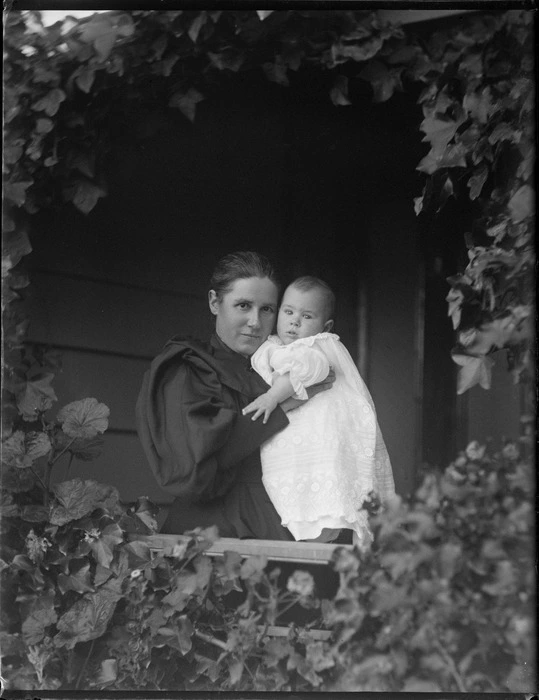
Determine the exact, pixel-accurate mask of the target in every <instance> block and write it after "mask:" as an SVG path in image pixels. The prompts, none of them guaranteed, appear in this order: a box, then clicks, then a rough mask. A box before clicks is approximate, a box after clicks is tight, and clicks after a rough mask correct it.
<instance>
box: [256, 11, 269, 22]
mask: <svg viewBox="0 0 539 700" xmlns="http://www.w3.org/2000/svg"><path fill="white" fill-rule="evenodd" d="M256 14H257V15H258V17H259V19H260V21H261V22H263V21H264V20H265V19H266V17H269V16H270V15H271V14H273V10H257V11H256Z"/></svg>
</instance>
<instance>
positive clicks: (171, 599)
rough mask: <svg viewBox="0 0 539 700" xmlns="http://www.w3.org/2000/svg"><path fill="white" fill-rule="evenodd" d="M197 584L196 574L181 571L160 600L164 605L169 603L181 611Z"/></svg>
mask: <svg viewBox="0 0 539 700" xmlns="http://www.w3.org/2000/svg"><path fill="white" fill-rule="evenodd" d="M197 585H198V584H197V576H196V574H192V573H188V572H186V571H182V572H180V573H179V574H178V575H177V577H176V579H175V581H174V588H173V589H172V591H171V592H170V593H168V594H167V595H166V596H165V597H164V598H163V601H162V602H163V603H165V605H170V606H171V607H172V608H173V609H174V610H176V611H177V612H181V611H182V610H183V609H184V608H185V606H186V605H187V602H188V600H189V598H190V597H191V595H192V594H193V593H194V592H195V591H196V589H197Z"/></svg>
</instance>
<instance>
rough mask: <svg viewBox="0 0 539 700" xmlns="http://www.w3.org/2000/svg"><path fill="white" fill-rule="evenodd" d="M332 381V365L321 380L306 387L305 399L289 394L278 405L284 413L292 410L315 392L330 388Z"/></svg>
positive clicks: (333, 373) (333, 378)
mask: <svg viewBox="0 0 539 700" xmlns="http://www.w3.org/2000/svg"><path fill="white" fill-rule="evenodd" d="M334 381H335V370H334V369H333V368H332V367H330V369H329V374H328V376H327V377H326V378H325V379H324V380H323V381H321V382H318V384H313V385H312V386H309V387H307V398H306V399H305V400H301V399H295V398H294V397H293V396H291V397H290V398H288V399H285V400H284V401H283V402H282V403H281V404H280V406H281V408H282V409H283V411H284V412H285V413H288V411H293V410H294V409H295V408H298V406H302V405H303V404H304V403H305V401H308V400H309V399H312V397H313V396H316V394H319V393H320V392H321V391H327V390H328V389H331V387H332V386H333V382H334Z"/></svg>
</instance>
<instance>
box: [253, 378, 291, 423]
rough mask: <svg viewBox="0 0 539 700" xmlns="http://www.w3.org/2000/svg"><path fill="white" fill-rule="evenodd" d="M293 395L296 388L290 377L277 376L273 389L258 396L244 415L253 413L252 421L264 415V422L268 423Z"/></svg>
mask: <svg viewBox="0 0 539 700" xmlns="http://www.w3.org/2000/svg"><path fill="white" fill-rule="evenodd" d="M293 394H294V388H293V387H292V383H291V381H290V379H289V375H288V374H282V375H277V376H276V377H275V380H274V382H273V385H272V387H271V389H269V390H268V391H266V393H265V394H261V395H260V396H258V397H257V398H256V399H255V400H254V401H251V403H250V404H249V405H248V406H246V407H245V408H244V409H243V411H242V413H243V415H244V416H245V415H247V414H248V413H253V416H252V420H256V419H257V418H259V417H260V416H261V415H263V416H264V418H263V419H262V422H263V423H266V422H267V420H268V418H269V417H270V415H271V413H272V411H274V410H275V408H276V407H277V406H278V405H279V404H280V403H282V402H283V401H285V399H287V398H289V397H290V396H292V395H293Z"/></svg>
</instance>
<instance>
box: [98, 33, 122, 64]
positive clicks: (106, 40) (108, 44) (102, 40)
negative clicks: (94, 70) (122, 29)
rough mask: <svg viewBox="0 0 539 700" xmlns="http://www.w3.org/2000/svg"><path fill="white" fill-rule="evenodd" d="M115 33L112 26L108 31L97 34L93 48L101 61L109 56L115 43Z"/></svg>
mask: <svg viewBox="0 0 539 700" xmlns="http://www.w3.org/2000/svg"><path fill="white" fill-rule="evenodd" d="M116 38H117V33H116V29H115V28H114V27H112V28H111V30H110V32H107V33H106V34H102V35H101V36H98V37H97V38H96V39H95V41H94V49H95V52H96V54H97V58H98V60H99V61H101V62H105V61H106V60H107V59H108V57H109V56H110V52H111V51H112V48H113V46H114V44H115V43H116Z"/></svg>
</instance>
